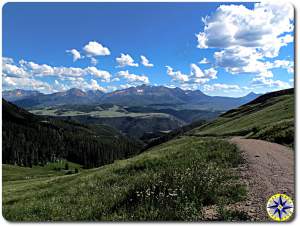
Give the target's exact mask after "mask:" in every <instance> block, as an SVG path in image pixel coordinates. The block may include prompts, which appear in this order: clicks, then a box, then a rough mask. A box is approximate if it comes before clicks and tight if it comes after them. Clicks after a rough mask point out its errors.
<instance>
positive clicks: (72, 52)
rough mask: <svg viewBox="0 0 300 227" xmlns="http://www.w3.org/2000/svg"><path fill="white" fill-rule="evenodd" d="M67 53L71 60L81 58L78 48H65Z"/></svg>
mask: <svg viewBox="0 0 300 227" xmlns="http://www.w3.org/2000/svg"><path fill="white" fill-rule="evenodd" d="M66 52H67V53H70V54H71V55H72V57H73V62H75V61H77V60H78V59H80V58H81V55H80V53H79V51H78V50H76V49H71V50H66Z"/></svg>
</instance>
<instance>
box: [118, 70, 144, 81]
mask: <svg viewBox="0 0 300 227" xmlns="http://www.w3.org/2000/svg"><path fill="white" fill-rule="evenodd" d="M116 75H117V76H118V77H123V78H125V79H126V80H127V81H129V82H133V83H144V84H148V83H149V78H148V77H147V76H145V75H141V76H140V75H135V74H133V73H129V72H128V70H126V71H119V72H118V73H117V74H116Z"/></svg>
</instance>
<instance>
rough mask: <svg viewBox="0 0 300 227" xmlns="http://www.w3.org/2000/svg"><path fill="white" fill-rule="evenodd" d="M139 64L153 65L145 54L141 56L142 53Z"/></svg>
mask: <svg viewBox="0 0 300 227" xmlns="http://www.w3.org/2000/svg"><path fill="white" fill-rule="evenodd" d="M141 60H142V61H141V64H142V65H143V66H145V67H153V66H154V65H153V64H151V63H150V62H149V60H148V59H147V58H146V57H145V56H143V55H141Z"/></svg>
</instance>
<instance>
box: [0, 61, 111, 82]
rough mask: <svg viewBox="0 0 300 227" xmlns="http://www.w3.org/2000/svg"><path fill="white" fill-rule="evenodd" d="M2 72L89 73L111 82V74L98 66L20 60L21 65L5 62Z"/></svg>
mask: <svg viewBox="0 0 300 227" xmlns="http://www.w3.org/2000/svg"><path fill="white" fill-rule="evenodd" d="M2 74H3V75H5V76H6V77H43V76H56V77H84V76H87V75H91V76H95V77H98V78H101V79H102V80H103V81H106V82H109V81H110V77H111V74H110V73H109V72H107V71H104V70H100V69H97V68H96V67H94V66H92V67H87V68H75V67H63V66H60V67H56V66H50V65H47V64H37V63H34V62H31V61H25V60H20V61H19V66H17V65H11V64H3V68H2Z"/></svg>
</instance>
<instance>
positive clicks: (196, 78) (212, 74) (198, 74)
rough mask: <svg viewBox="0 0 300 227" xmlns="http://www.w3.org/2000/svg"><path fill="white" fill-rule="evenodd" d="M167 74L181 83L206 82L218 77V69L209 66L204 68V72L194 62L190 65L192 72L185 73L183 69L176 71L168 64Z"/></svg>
mask: <svg viewBox="0 0 300 227" xmlns="http://www.w3.org/2000/svg"><path fill="white" fill-rule="evenodd" d="M166 68H167V74H168V75H169V76H170V77H171V78H172V79H173V80H174V81H178V82H180V83H186V84H187V83H189V84H193V83H196V84H204V83H207V82H208V81H209V80H211V79H217V70H215V69H214V68H209V69H206V70H204V72H203V71H202V70H201V69H200V67H198V66H197V65H196V64H194V63H192V64H191V65H190V70H191V71H190V74H189V75H187V74H183V73H182V72H181V71H174V70H173V68H172V67H170V66H166Z"/></svg>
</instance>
